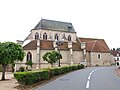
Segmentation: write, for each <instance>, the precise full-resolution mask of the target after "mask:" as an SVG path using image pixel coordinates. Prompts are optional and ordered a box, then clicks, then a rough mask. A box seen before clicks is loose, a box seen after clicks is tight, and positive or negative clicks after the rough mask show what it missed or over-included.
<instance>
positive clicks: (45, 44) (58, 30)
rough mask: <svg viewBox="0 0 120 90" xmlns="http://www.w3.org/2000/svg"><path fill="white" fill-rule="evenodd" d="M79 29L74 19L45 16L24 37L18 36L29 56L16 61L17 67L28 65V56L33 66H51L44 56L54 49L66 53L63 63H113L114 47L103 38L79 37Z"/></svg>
mask: <svg viewBox="0 0 120 90" xmlns="http://www.w3.org/2000/svg"><path fill="white" fill-rule="evenodd" d="M76 33H77V32H76V31H75V29H74V27H73V25H72V23H69V22H61V21H54V20H47V19H41V20H40V22H39V23H38V24H37V25H36V26H35V28H34V29H32V30H31V31H30V34H29V35H28V36H27V37H26V38H25V40H24V41H20V40H17V43H19V44H21V45H22V46H23V48H24V51H25V53H26V56H25V58H24V60H23V62H17V63H16V68H17V69H18V68H19V67H21V66H24V67H26V65H25V63H26V61H28V60H32V62H33V69H38V68H47V67H50V64H48V63H47V62H46V61H44V60H43V58H42V57H43V55H44V54H45V53H47V52H49V51H53V50H56V51H59V52H60V53H61V54H62V57H63V58H62V59H60V65H61V66H65V65H71V64H78V63H82V64H85V65H87V66H96V65H110V49H109V47H108V46H107V44H106V42H105V41H104V40H103V39H93V38H79V37H78V36H77V35H76ZM58 64H59V62H57V63H55V64H54V66H56V67H57V66H58Z"/></svg>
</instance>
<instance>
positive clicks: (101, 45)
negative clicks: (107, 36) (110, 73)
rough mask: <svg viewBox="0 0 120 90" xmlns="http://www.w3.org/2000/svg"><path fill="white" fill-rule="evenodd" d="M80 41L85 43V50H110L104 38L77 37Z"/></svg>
mask: <svg viewBox="0 0 120 90" xmlns="http://www.w3.org/2000/svg"><path fill="white" fill-rule="evenodd" d="M79 39H80V41H81V42H85V43H86V50H87V51H89V52H101V53H102V52H110V49H109V47H108V46H107V44H106V42H105V40H104V39H94V38H79Z"/></svg>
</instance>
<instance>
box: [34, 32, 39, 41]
mask: <svg viewBox="0 0 120 90" xmlns="http://www.w3.org/2000/svg"><path fill="white" fill-rule="evenodd" d="M37 39H39V34H38V33H37V32H36V33H35V40H37Z"/></svg>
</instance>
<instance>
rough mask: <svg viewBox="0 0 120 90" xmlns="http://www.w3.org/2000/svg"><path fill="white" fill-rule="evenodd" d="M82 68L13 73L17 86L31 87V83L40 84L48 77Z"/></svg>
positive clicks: (69, 67) (79, 66)
mask: <svg viewBox="0 0 120 90" xmlns="http://www.w3.org/2000/svg"><path fill="white" fill-rule="evenodd" d="M82 68H84V65H82V64H81V65H73V66H65V67H60V68H46V69H42V70H37V71H29V72H16V73H14V77H15V78H16V79H17V81H18V83H19V84H22V85H31V84H33V83H36V82H40V81H42V80H47V79H49V78H50V77H53V76H57V75H60V74H64V73H67V72H70V71H74V70H77V69H82Z"/></svg>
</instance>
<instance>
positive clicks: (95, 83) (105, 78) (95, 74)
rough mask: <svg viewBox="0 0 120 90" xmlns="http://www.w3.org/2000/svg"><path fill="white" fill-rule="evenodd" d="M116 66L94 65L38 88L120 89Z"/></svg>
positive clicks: (65, 89)
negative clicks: (115, 70) (115, 71)
mask: <svg viewBox="0 0 120 90" xmlns="http://www.w3.org/2000/svg"><path fill="white" fill-rule="evenodd" d="M114 69H115V67H92V68H86V69H82V70H77V71H74V72H71V73H69V74H66V75H64V76H62V77H59V78H57V79H56V80H54V81H51V82H49V83H47V84H45V85H42V86H39V87H38V88H37V89H36V90H120V77H118V76H117V75H116V74H115V73H114Z"/></svg>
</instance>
